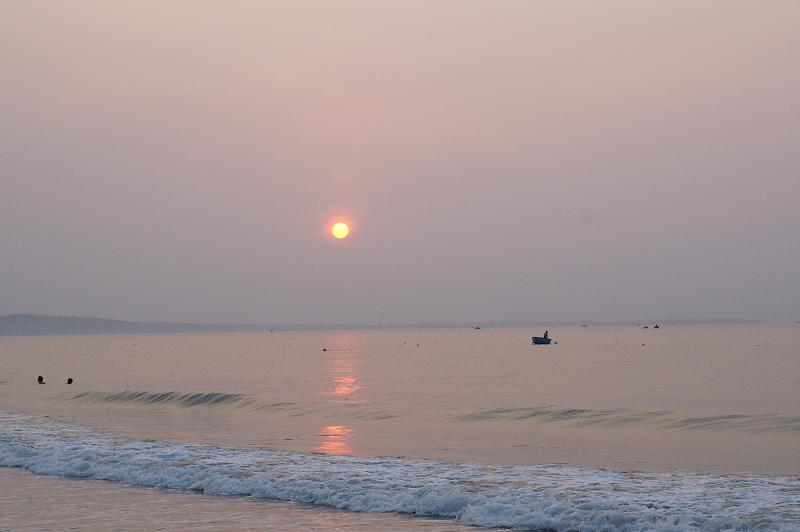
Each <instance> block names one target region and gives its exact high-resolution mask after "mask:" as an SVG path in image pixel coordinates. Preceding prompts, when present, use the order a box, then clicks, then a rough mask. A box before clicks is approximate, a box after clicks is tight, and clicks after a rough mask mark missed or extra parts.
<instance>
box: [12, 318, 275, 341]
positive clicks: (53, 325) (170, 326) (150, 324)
mask: <svg viewBox="0 0 800 532" xmlns="http://www.w3.org/2000/svg"><path fill="white" fill-rule="evenodd" d="M268 329H269V328H268V327H266V326H264V325H251V324H224V323H223V324H220V323H171V322H166V321H121V320H112V319H108V318H82V317H77V316H48V315H44V314H12V315H10V316H0V336H37V335H59V334H137V333H192V332H246V331H263V330H268Z"/></svg>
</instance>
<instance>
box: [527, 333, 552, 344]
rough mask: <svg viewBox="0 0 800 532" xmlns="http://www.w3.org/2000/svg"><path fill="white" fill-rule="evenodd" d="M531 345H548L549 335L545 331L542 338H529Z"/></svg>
mask: <svg viewBox="0 0 800 532" xmlns="http://www.w3.org/2000/svg"><path fill="white" fill-rule="evenodd" d="M531 343H532V344H533V345H549V344H550V333H549V332H548V331H545V332H544V336H531Z"/></svg>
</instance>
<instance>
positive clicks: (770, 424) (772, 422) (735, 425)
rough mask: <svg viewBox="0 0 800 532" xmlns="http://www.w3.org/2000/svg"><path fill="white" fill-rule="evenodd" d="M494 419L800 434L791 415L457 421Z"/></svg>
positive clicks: (539, 413)
mask: <svg viewBox="0 0 800 532" xmlns="http://www.w3.org/2000/svg"><path fill="white" fill-rule="evenodd" d="M492 419H510V420H531V421H539V422H567V423H574V424H577V425H597V426H606V427H615V426H620V425H646V426H649V427H652V428H661V429H686V430H741V431H746V432H800V416H797V415H788V414H722V415H714V416H680V415H678V414H676V413H674V412H670V411H667V410H653V411H647V412H634V411H632V410H627V409H624V408H617V409H588V408H559V407H550V406H533V407H513V408H493V409H489V410H480V411H477V412H473V413H470V414H466V415H463V416H461V417H459V418H458V420H459V421H486V420H492Z"/></svg>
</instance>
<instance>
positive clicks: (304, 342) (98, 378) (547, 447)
mask: <svg viewBox="0 0 800 532" xmlns="http://www.w3.org/2000/svg"><path fill="white" fill-rule="evenodd" d="M540 332H541V331H535V330H529V329H516V328H497V329H493V328H484V329H481V330H473V329H448V330H432V329H430V330H381V331H336V332H333V331H325V332H274V333H247V334H196V335H138V336H76V337H5V338H0V465H5V466H16V467H23V468H25V469H27V470H28V471H30V472H33V473H37V474H40V475H46V476H38V475H37V476H34V475H32V474H30V473H27V472H23V471H22V470H20V469H9V468H1V469H0V504H1V505H2V507H3V508H4V511H3V512H2V513H0V528H3V527H11V528H13V527H15V526H19V527H22V528H25V527H36V526H39V527H45V528H46V527H53V528H63V527H62V526H59V524H58V522H59V521H58V520H59V519H61V520H63V521H66V522H69V523H72V524H73V525H74V524H76V523H77V524H78V525H81V524H82V525H84V526H96V527H99V528H107V527H111V526H121V527H124V528H135V527H139V528H153V527H156V526H163V527H168V528H181V527H183V528H198V526H199V524H202V523H206V524H208V523H212V522H215V521H213V520H212V519H211V518H210V517H209V518H203V517H202V516H204V515H206V516H211V515H214V516H218V518H219V519H222V520H223V521H222V522H224V523H228V525H229V526H230V527H242V528H248V527H254V528H270V527H272V528H273V529H279V530H283V529H290V528H293V527H295V528H298V529H307V528H312V529H318V530H328V529H331V530H338V529H362V530H367V529H368V530H376V529H387V530H398V529H415V528H423V529H427V530H456V529H459V527H463V526H469V525H473V526H486V527H513V528H520V529H546V528H550V529H556V530H568V529H580V530H652V529H664V530H681V529H708V530H727V529H731V530H776V529H785V530H798V529H800V478H799V477H798V475H800V326H789V325H787V326H778V325H753V326H750V325H748V326H740V325H737V326H680V327H678V326H671V327H662V328H661V329H652V328H651V329H647V330H644V329H641V328H638V327H634V326H624V327H623V326H620V327H586V328H581V327H575V328H560V329H551V335H552V336H553V337H554V338H555V341H557V342H558V343H557V344H553V345H550V346H532V345H530V336H531V335H532V334H538V333H540ZM37 375H43V376H44V377H45V382H46V384H44V385H38V384H37V383H36V376H37ZM68 377H72V378H73V379H75V382H74V383H73V384H72V385H67V384H66V383H65V381H66V379H67V378H68ZM57 477H65V478H57ZM74 479H81V480H74ZM100 481H102V482H100ZM108 481H114V482H116V483H114V484H112V483H110V482H108ZM130 486H136V487H130ZM140 486H144V487H148V488H144V487H140ZM109 494H113V495H109ZM230 496H235V497H230ZM32 497H33V499H31V498H32ZM35 497H39V499H35ZM25 501H30V504H34V503H35V507H36V508H37V509H38V513H31V511H30V508H26V505H25V504H24V502H25ZM76 501H83V504H78V503H77V502H76ZM6 503H8V504H6ZM86 508H89V509H90V510H91V511H88V510H86ZM145 508H147V509H148V510H145ZM175 508H183V509H184V510H183V511H182V512H178V511H175ZM376 512H383V513H376ZM409 516H418V517H409ZM419 516H422V517H419Z"/></svg>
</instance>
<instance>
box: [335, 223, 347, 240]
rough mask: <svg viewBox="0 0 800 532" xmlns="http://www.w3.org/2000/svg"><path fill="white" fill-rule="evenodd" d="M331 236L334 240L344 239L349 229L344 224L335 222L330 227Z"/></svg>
mask: <svg viewBox="0 0 800 532" xmlns="http://www.w3.org/2000/svg"><path fill="white" fill-rule="evenodd" d="M331 234H332V235H333V236H335V237H336V238H340V239H341V238H346V237H347V235H349V234H350V228H349V227H348V226H347V224H346V223H344V222H336V223H335V224H333V227H331Z"/></svg>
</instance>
